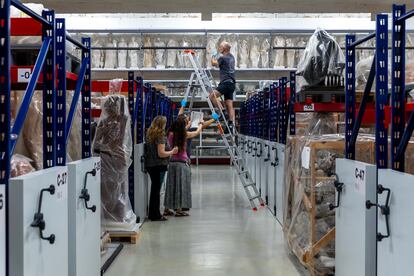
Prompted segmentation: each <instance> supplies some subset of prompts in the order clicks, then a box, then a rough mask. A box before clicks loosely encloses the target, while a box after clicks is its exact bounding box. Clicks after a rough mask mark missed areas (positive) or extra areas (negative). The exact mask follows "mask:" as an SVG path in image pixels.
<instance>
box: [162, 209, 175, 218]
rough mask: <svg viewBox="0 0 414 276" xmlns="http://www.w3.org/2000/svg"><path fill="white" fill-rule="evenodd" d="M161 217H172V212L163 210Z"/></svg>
mask: <svg viewBox="0 0 414 276" xmlns="http://www.w3.org/2000/svg"><path fill="white" fill-rule="evenodd" d="M163 216H166V217H167V216H174V212H173V211H171V210H164V214H163Z"/></svg>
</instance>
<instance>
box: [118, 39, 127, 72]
mask: <svg viewBox="0 0 414 276" xmlns="http://www.w3.org/2000/svg"><path fill="white" fill-rule="evenodd" d="M127 46H128V44H127V42H126V41H125V37H121V38H120V41H119V43H118V47H119V48H126V47H127ZM127 57H128V50H123V49H120V50H118V67H119V68H126V67H127Z"/></svg>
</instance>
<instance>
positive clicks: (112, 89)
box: [109, 79, 124, 94]
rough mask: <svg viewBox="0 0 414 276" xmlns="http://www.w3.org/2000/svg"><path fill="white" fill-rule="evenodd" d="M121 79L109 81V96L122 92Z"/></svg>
mask: <svg viewBox="0 0 414 276" xmlns="http://www.w3.org/2000/svg"><path fill="white" fill-rule="evenodd" d="M123 82H124V80H123V79H113V80H110V81H109V93H110V94H119V93H121V90H122V83H123Z"/></svg>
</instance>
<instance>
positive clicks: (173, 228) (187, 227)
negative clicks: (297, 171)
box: [105, 166, 300, 276]
mask: <svg viewBox="0 0 414 276" xmlns="http://www.w3.org/2000/svg"><path fill="white" fill-rule="evenodd" d="M192 173H193V174H192V177H193V186H192V187H193V209H192V210H191V212H190V214H191V216H190V217H184V218H175V217H170V218H169V220H168V221H167V222H147V223H145V225H144V228H143V231H144V233H143V236H142V238H141V240H140V242H139V244H138V246H130V245H128V246H126V247H125V249H124V250H123V252H122V253H121V254H120V256H119V257H118V259H117V260H116V261H115V263H114V264H113V265H112V267H111V268H110V269H109V271H108V272H107V273H106V274H105V275H107V276H120V275H122V276H132V275H133V276H136V275H191V276H195V275H214V276H221V275H223V276H224V275H225V276H230V275H237V276H239V275H263V276H264V275H273V276H275V275H276V276H277V275H280V276H282V275H283V276H296V275H300V274H299V273H298V272H297V270H296V268H295V267H294V265H293V264H292V262H291V260H290V258H289V257H288V254H287V253H286V251H285V245H284V242H283V233H282V229H281V227H280V225H279V224H278V223H277V221H276V220H275V219H274V218H273V217H272V215H271V214H270V212H269V211H268V210H266V209H260V210H259V211H258V212H257V213H253V212H252V211H251V210H250V208H249V203H248V201H247V199H246V198H245V195H244V192H243V190H242V188H241V185H240V183H239V182H238V181H239V180H238V177H237V175H236V174H235V173H234V170H232V169H229V167H228V166H200V167H198V168H197V167H195V166H194V167H193V172H192Z"/></svg>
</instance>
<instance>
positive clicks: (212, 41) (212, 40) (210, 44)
mask: <svg viewBox="0 0 414 276" xmlns="http://www.w3.org/2000/svg"><path fill="white" fill-rule="evenodd" d="M219 39H220V37H219V36H217V35H209V36H208V41H207V53H206V62H207V67H208V68H210V67H211V59H212V58H213V55H216V54H217V48H218V45H217V44H218V41H219Z"/></svg>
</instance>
